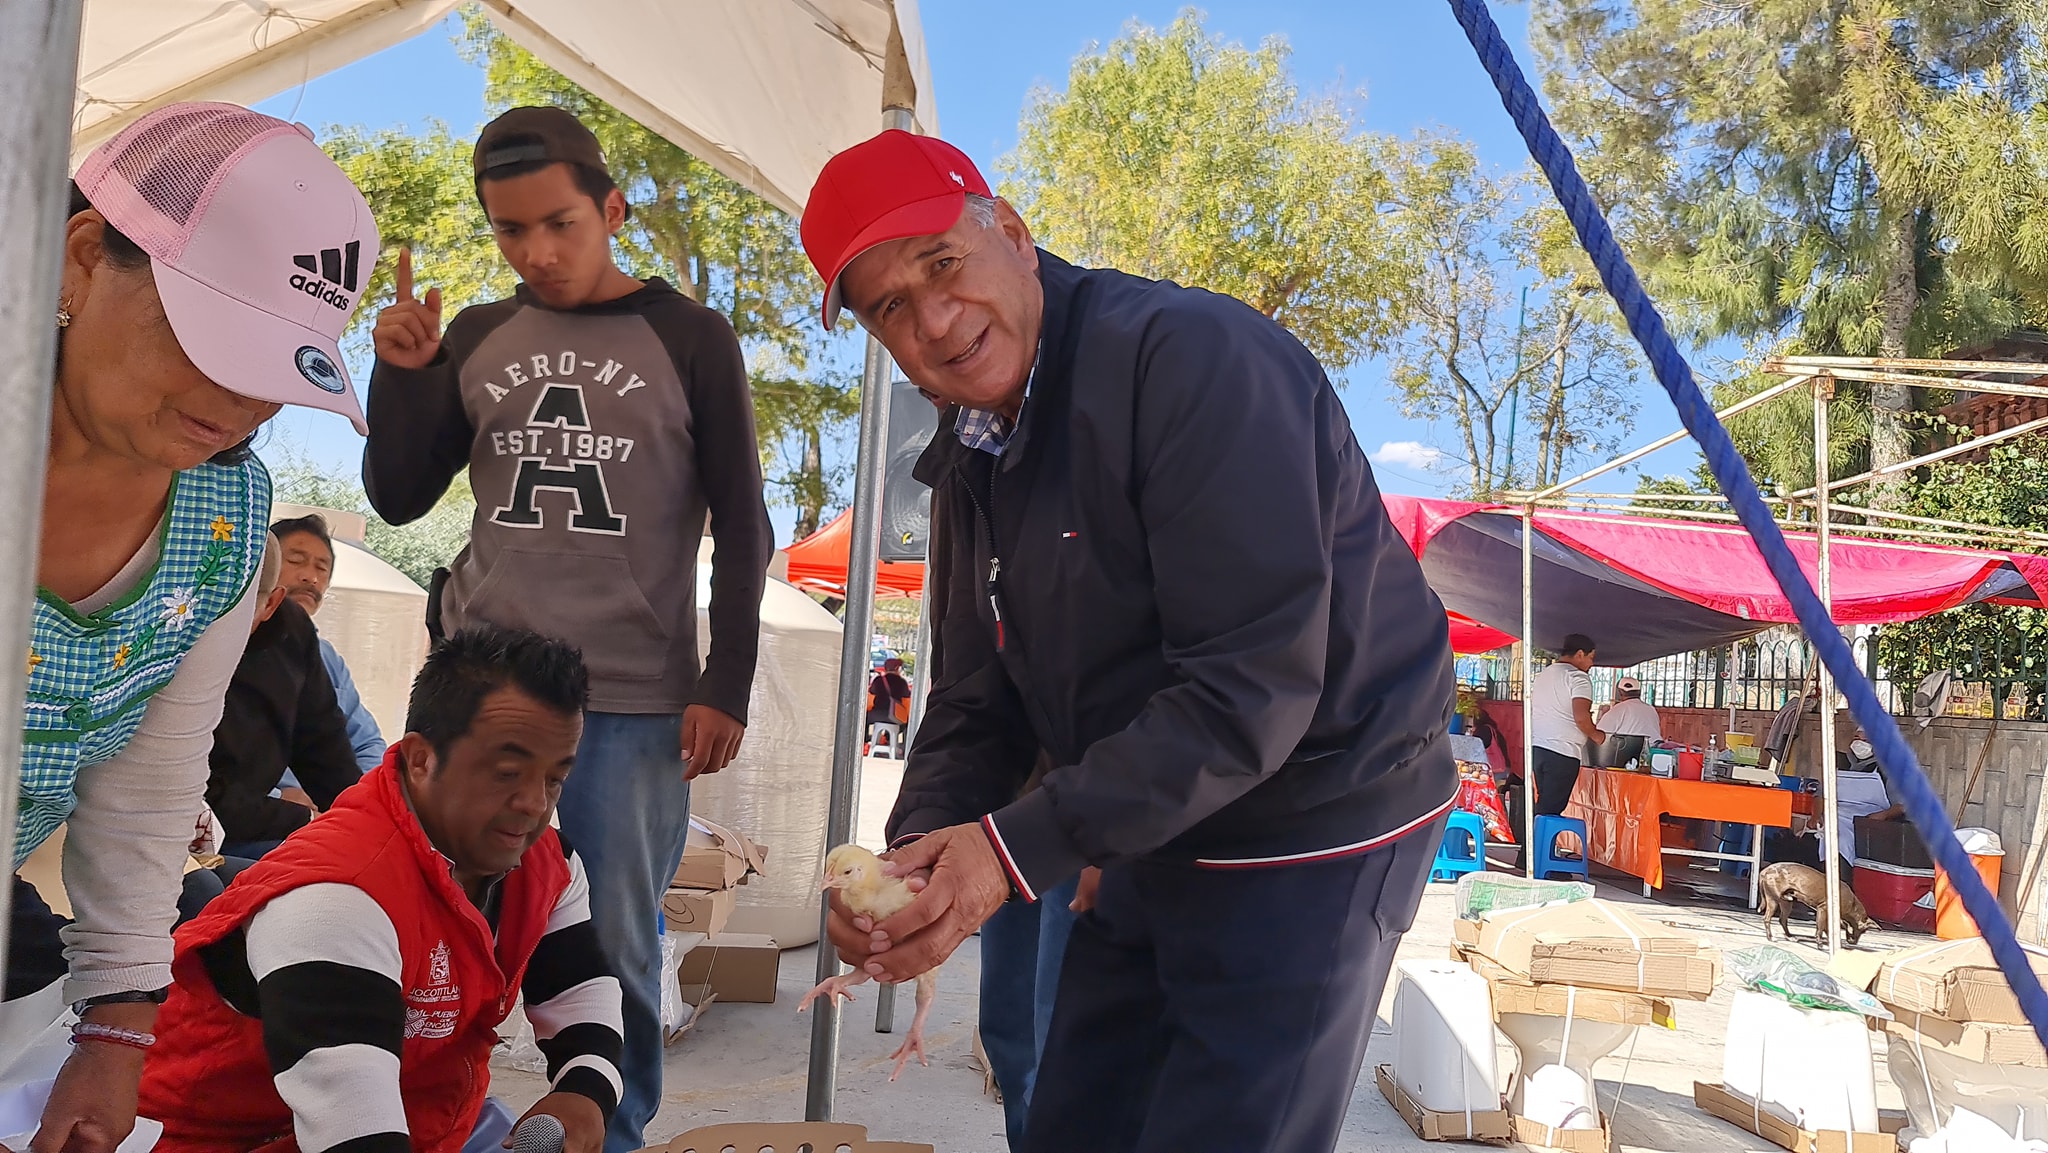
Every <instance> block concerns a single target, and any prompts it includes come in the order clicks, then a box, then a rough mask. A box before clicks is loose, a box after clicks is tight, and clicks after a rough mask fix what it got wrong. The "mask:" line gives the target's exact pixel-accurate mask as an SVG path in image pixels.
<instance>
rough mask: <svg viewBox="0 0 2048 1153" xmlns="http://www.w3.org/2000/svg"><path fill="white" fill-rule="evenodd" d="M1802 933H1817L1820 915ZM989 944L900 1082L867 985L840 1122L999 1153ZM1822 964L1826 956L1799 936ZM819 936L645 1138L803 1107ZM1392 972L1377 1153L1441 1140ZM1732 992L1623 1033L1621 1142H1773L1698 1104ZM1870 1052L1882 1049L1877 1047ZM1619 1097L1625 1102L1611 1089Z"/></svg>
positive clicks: (686, 1068)
mask: <svg viewBox="0 0 2048 1153" xmlns="http://www.w3.org/2000/svg"><path fill="white" fill-rule="evenodd" d="M868 765H869V767H868V770H867V772H866V773H865V779H864V780H863V782H862V784H863V787H862V794H863V804H862V820H861V832H862V835H861V837H860V839H861V840H862V841H863V843H878V842H879V840H880V832H879V829H880V824H881V822H882V820H883V819H884V818H885V817H886V814H887V807H888V804H889V802H890V801H891V800H892V799H893V798H894V796H895V792H896V781H897V777H898V773H899V771H900V770H899V768H898V767H897V766H896V765H895V764H894V762H888V761H870V762H869V763H868ZM1452 888H1453V887H1452V886H1451V885H1448V884H1433V885H1431V886H1429V889H1428V891H1427V892H1426V893H1425V894H1424V896H1423V900H1422V908H1421V911H1420V913H1419V914H1418V916H1417V918H1416V922H1415V926H1414V928H1412V929H1411V930H1410V931H1409V933H1408V935H1407V937H1406V938H1405V939H1404V940H1403V942H1402V944H1401V949H1400V956H1401V957H1402V958H1404V959H1405V958H1411V957H1412V958H1424V959H1430V960H1436V959H1441V958H1442V957H1443V956H1444V955H1445V951H1446V949H1447V948H1448V946H1449V943H1450V941H1451V922H1452V920H1453V919H1454V914H1453V909H1452ZM1600 888H1601V896H1603V897H1606V898H1609V899H1611V900H1615V901H1619V902H1622V903H1626V904H1629V905H1633V906H1636V907H1637V911H1638V912H1640V913H1641V914H1643V915H1644V916H1646V917H1648V918H1650V919H1652V920H1656V921H1662V922H1665V923H1668V924H1670V925H1673V926H1675V927H1677V928H1680V929H1683V930H1686V931H1688V932H1694V933H1698V934H1700V935H1702V936H1704V937H1707V938H1708V939H1710V940H1712V941H1714V942H1715V943H1717V944H1719V945H1721V946H1722V947H1723V948H1729V949H1733V948H1742V947H1745V946H1748V945H1753V944H1760V943H1762V939H1763V938H1762V930H1761V928H1760V924H1759V922H1758V920H1757V918H1756V916H1755V915H1754V914H1750V913H1741V912H1737V911H1733V910H1721V909H1715V908H1708V907H1703V906H1681V905H1665V904H1660V903H1658V902H1656V901H1654V900H1645V899H1644V898H1643V897H1642V896H1641V895H1640V893H1641V890H1640V889H1639V888H1623V887H1619V886H1616V885H1608V884H1604V883H1603V884H1601V885H1600ZM1794 927H1795V929H1800V930H1801V931H1802V932H1810V930H1811V925H1810V923H1809V924H1808V925H1806V926H1800V925H1798V924H1796V923H1795V926H1794ZM1920 940H1924V938H1916V937H1913V936H1910V935H1907V934H1900V933H1887V932H1882V931H1878V932H1872V933H1870V934H1867V935H1866V936H1865V937H1864V938H1863V942H1862V945H1861V948H1863V949H1866V950H1881V951H1889V950H1893V949H1899V948H1904V947H1906V946H1908V945H1911V944H1914V943H1917V942H1918V941H1920ZM979 944H980V942H979V940H978V939H971V940H969V941H968V942H967V943H966V944H965V945H964V946H962V947H961V949H960V950H959V952H958V953H956V954H955V955H954V957H953V958H952V960H950V961H949V962H947V964H946V966H945V968H944V969H943V970H942V971H941V977H940V983H939V995H938V1001H937V1004H936V1006H935V1008H934V1010H933V1014H932V1021H931V1027H930V1029H929V1030H928V1033H927V1043H928V1046H929V1048H930V1051H931V1053H932V1055H933V1056H932V1064H931V1067H930V1068H920V1067H919V1066H917V1065H916V1064H915V1063H913V1064H912V1065H911V1067H910V1068H909V1069H907V1070H905V1071H904V1074H903V1077H902V1079H901V1080H899V1081H897V1082H896V1083H895V1084H890V1083H889V1080H888V1077H889V1069H890V1066H891V1064H892V1062H891V1061H890V1060H889V1054H890V1053H891V1052H893V1051H894V1049H895V1048H896V1046H897V1044H898V1043H899V1041H900V1039H901V1036H902V1028H903V1027H904V1026H905V1025H907V1023H908V1021H909V1017H910V998H909V997H908V995H907V991H906V995H905V996H903V997H901V998H900V999H899V1002H898V1010H897V1032H896V1033H894V1034H881V1033H877V1032H875V1031H874V1021H875V998H874V995H873V992H872V989H871V987H863V988H862V989H861V990H860V991H859V995H860V1000H858V1001H856V1002H854V1003H853V1004H852V1005H850V1006H847V1007H846V1009H845V1012H844V1015H843V1018H842V1033H841V1041H840V1060H839V1090H838V1096H837V1113H836V1117H835V1119H836V1120H840V1121H851V1122H855V1123H859V1124H864V1125H866V1126H868V1129H869V1132H870V1133H871V1134H872V1135H873V1136H874V1137H876V1138H877V1139H881V1140H898V1141H922V1142H928V1143H931V1144H933V1145H935V1146H936V1147H937V1149H938V1151H939V1153H1002V1151H1003V1150H1004V1149H1005V1145H1004V1142H1003V1136H1002V1109H1001V1107H1000V1106H998V1105H997V1104H996V1103H995V1101H994V1100H993V1099H992V1098H991V1097H989V1096H986V1095H984V1093H983V1091H982V1081H983V1079H982V1074H981V1072H980V1071H979V1069H978V1067H977V1066H976V1065H975V1063H974V1058H973V1056H972V1054H971V1052H970V1044H971V1041H970V1038H971V1034H972V1030H973V1023H974V1019H975V1013H976V996H975V991H976V988H977V981H978V974H979V970H980V950H979ZM1795 948H1797V949H1798V950H1799V951H1801V952H1802V953H1804V954H1805V955H1806V956H1808V957H1809V958H1810V959H1813V960H1815V961H1816V962H1819V961H1821V960H1823V959H1824V954H1823V953H1822V952H1821V951H1819V950H1816V949H1813V948H1811V947H1809V946H1804V945H1799V946H1795ZM815 966H816V951H815V949H814V948H803V949H792V950H789V951H787V952H785V953H784V954H783V957H782V966H781V976H780V982H779V986H778V994H777V999H776V1002H775V1003H774V1004H772V1005H743V1004H729V1003H717V1004H714V1005H712V1006H711V1007H710V1008H709V1009H708V1010H707V1011H706V1013H705V1016H704V1019H703V1021H702V1022H701V1023H700V1025H699V1026H698V1027H697V1028H696V1029H694V1030H692V1031H691V1032H689V1033H688V1034H686V1035H685V1036H684V1037H683V1038H682V1039H681V1040H680V1041H679V1042H678V1043H677V1044H676V1045H674V1046H673V1047H671V1049H670V1050H669V1055H668V1061H667V1066H666V1073H667V1091H666V1093H665V1095H664V1097H663V1100H662V1108H661V1112H660V1113H659V1115H657V1117H656V1119H655V1121H654V1123H653V1125H652V1126H651V1127H650V1128H649V1130H648V1138H649V1140H650V1142H661V1141H666V1140H667V1139H668V1138H670V1137H673V1136H675V1135H676V1134H678V1133H681V1132H684V1131H686V1130H688V1129H692V1128H695V1127H697V1126H700V1125H711V1124H720V1123H726V1122H733V1121H795V1120H801V1119H802V1117H803V1112H804V1092H805V1084H806V1069H807V1067H808V1053H809V1046H810V1030H811V1017H810V1015H808V1014H806V1015H801V1016H800V1015H799V1014H798V1013H797V1012H796V1003H797V1000H798V999H799V998H800V997H802V995H803V993H804V991H805V990H806V989H807V988H809V986H810V985H811V983H812V980H813V975H814V972H815ZM1393 996H1394V991H1393V988H1392V984H1391V982H1390V983H1389V987H1388V989H1387V991H1386V995H1385V997H1384V998H1383V999H1382V1001H1381V1005H1380V1013H1379V1019H1378V1021H1376V1022H1375V1024H1374V1028H1373V1038H1372V1041H1371V1044H1370V1046H1369V1048H1368V1050H1367V1053H1366V1071H1365V1073H1364V1074H1363V1075H1362V1076H1361V1077H1360V1078H1359V1081H1358V1085H1357V1088H1356V1089H1355V1090H1354V1092H1353V1095H1352V1101H1351V1111H1350V1114H1349V1116H1348V1117H1347V1118H1346V1120H1345V1124H1344V1133H1343V1138H1342V1140H1341V1141H1340V1142H1339V1144H1338V1148H1339V1149H1340V1150H1343V1151H1345V1153H1379V1151H1381V1150H1406V1149H1414V1150H1428V1149H1441V1148H1443V1146H1441V1145H1433V1144H1431V1143H1428V1142H1424V1141H1422V1140H1420V1139H1419V1138H1417V1137H1415V1136H1414V1134H1413V1133H1411V1132H1410V1131H1409V1129H1408V1127H1407V1125H1406V1123H1404V1122H1403V1121H1402V1120H1401V1119H1400V1117H1399V1116H1398V1115H1397V1114H1396V1113H1395V1112H1394V1110H1393V1108H1392V1106H1390V1105H1388V1104H1387V1102H1386V1101H1385V1099H1383V1098H1382V1097H1381V1096H1380V1093H1379V1089H1378V1087H1377V1086H1376V1085H1375V1084H1374V1083H1373V1078H1372V1074H1371V1069H1372V1066H1373V1065H1375V1064H1377V1063H1380V1062H1385V1061H1391V1060H1392V1059H1393V1056H1392V1054H1393V1037H1392V1030H1391V1027H1390V1026H1389V1025H1388V1021H1389V1020H1390V1019H1391V1012H1392V1009H1393ZM1732 997H1733V993H1732V991H1731V990H1730V989H1729V988H1728V987H1727V986H1726V985H1725V984H1724V985H1723V987H1721V988H1720V989H1717V990H1716V991H1715V993H1714V996H1713V997H1712V998H1711V999H1710V1000H1707V1001H1705V1002H1692V1001H1680V1002H1677V1003H1676V1005H1677V1016H1678V1028H1677V1029H1676V1030H1675V1031H1672V1030H1662V1029H1657V1028H1654V1027H1645V1028H1642V1029H1640V1030H1638V1032H1637V1035H1636V1039H1635V1042H1634V1048H1633V1052H1631V1049H1630V1047H1629V1045H1627V1044H1624V1045H1623V1046H1622V1048H1621V1049H1620V1050H1618V1051H1617V1052H1616V1054H1615V1055H1614V1056H1612V1057H1610V1058H1608V1059H1607V1060H1606V1061H1604V1062H1602V1063H1601V1064H1600V1065H1599V1066H1598V1068H1597V1069H1596V1074H1597V1075H1598V1076H1599V1078H1600V1089H1601V1102H1602V1107H1603V1108H1604V1109H1606V1110H1607V1111H1608V1113H1609V1114H1610V1116H1611V1118H1612V1122H1613V1127H1614V1135H1615V1147H1616V1149H1618V1150H1622V1151H1624V1153H1731V1151H1742V1153H1772V1151H1774V1150H1776V1149H1777V1146H1775V1145H1772V1144H1771V1143H1770V1142H1768V1141H1765V1140H1764V1139H1763V1138H1761V1137H1757V1136H1755V1135H1753V1134H1750V1133H1747V1132H1745V1131H1743V1130H1741V1129H1739V1128H1736V1127H1735V1126H1733V1125H1730V1124H1728V1123H1726V1122H1724V1121H1721V1120H1718V1119H1716V1118H1713V1117H1709V1116H1707V1115H1706V1114H1704V1113H1702V1112H1700V1111H1699V1110H1698V1109H1697V1108H1695V1107H1694V1105H1693V1103H1692V1086H1693V1082H1694V1081H1696V1080H1708V1081H1715V1080H1719V1077H1720V1069H1721V1043H1722V1037H1723V1035H1724V1033H1725V1032H1726V1028H1727V1022H1728V1009H1729V1005H1730V1003H1731V1000H1732ZM1874 1052H1876V1050H1874ZM1873 1063H1874V1066H1875V1068H1876V1072H1877V1093H1878V1104H1879V1107H1880V1108H1884V1109H1898V1108H1900V1107H1901V1102H1900V1099H1899V1093H1898V1090H1897V1089H1896V1088H1895V1087H1893V1085H1892V1084H1891V1082H1890V1080H1889V1078H1888V1077H1887V1076H1886V1073H1885V1063H1884V1060H1883V1058H1882V1054H1881V1053H1879V1055H1878V1056H1877V1058H1876V1059H1875V1060H1874V1062H1873ZM1513 1067H1514V1051H1513V1050H1512V1049H1511V1048H1509V1047H1506V1046H1505V1045H1503V1047H1502V1050H1501V1061H1500V1068H1501V1070H1502V1073H1503V1075H1505V1074H1506V1073H1507V1072H1509V1071H1511V1070H1512V1069H1513ZM493 1080H494V1082H495V1083H494V1085H493V1091H494V1092H495V1093H496V1094H497V1095H499V1096H501V1097H504V1098H505V1099H506V1100H507V1101H508V1103H512V1104H514V1105H516V1106H517V1107H519V1108H524V1107H525V1105H527V1104H528V1103H530V1102H532V1101H533V1100H534V1099H535V1098H536V1097H538V1096H539V1094H540V1093H541V1092H542V1091H543V1089H544V1086H543V1084H542V1082H541V1079H540V1078H538V1077H536V1076H533V1075H532V1074H528V1073H522V1072H518V1071H516V1070H505V1069H494V1071H493ZM1617 1098H1618V1101H1617Z"/></svg>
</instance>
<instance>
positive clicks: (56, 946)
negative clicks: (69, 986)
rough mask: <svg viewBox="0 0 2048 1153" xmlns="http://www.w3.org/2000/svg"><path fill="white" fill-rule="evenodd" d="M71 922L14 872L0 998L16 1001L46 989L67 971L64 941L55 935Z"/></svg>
mask: <svg viewBox="0 0 2048 1153" xmlns="http://www.w3.org/2000/svg"><path fill="white" fill-rule="evenodd" d="M70 923H71V920H70V918H68V917H62V916H59V915H58V914H57V913H56V912H55V911H53V910H52V909H51V908H50V906H49V904H48V903H47V902H45V901H44V900H43V895H42V894H41V893H38V892H36V887H35V886H34V885H31V884H29V883H28V882H27V881H24V880H22V879H21V874H20V873H16V874H15V875H14V897H13V904H12V905H11V906H9V908H8V912H7V985H6V989H5V991H4V994H0V1000H7V1001H16V1000H20V999H21V998H23V997H26V996H28V995H29V994H30V993H39V992H41V991H43V990H44V989H47V988H49V986H50V983H51V982H53V981H61V980H63V979H64V977H65V975H66V974H68V973H69V972H70V967H69V966H68V965H67V964H66V963H65V961H64V941H63V939H62V938H60V937H59V936H58V935H57V934H58V932H59V931H61V930H62V929H63V928H64V926H66V925H68V924H70Z"/></svg>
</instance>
